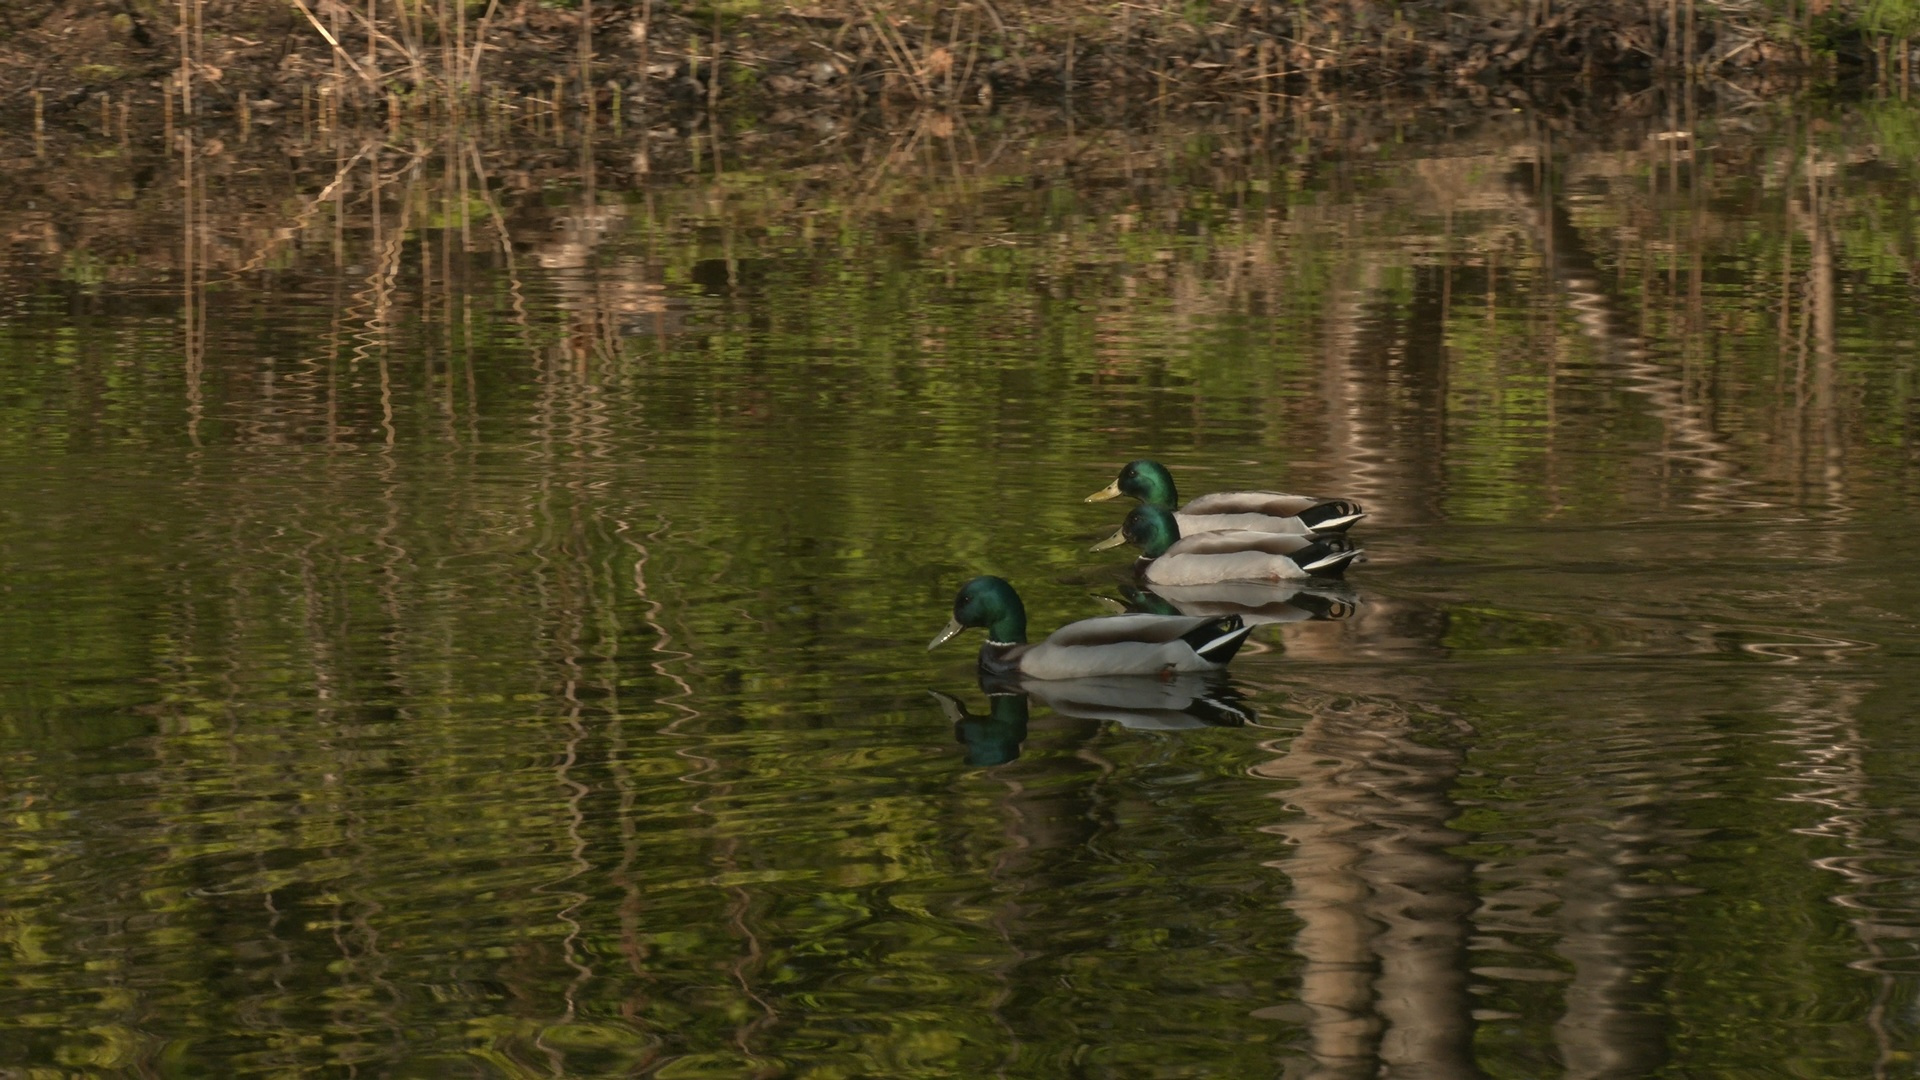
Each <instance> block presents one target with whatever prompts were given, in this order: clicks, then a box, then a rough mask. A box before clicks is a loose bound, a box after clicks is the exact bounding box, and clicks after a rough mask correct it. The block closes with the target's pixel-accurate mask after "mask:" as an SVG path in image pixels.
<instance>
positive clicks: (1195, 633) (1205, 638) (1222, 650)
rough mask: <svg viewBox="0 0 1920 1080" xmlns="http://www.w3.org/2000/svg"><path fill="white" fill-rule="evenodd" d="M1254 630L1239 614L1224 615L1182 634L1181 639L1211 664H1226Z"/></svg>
mask: <svg viewBox="0 0 1920 1080" xmlns="http://www.w3.org/2000/svg"><path fill="white" fill-rule="evenodd" d="M1252 632H1253V627H1251V626H1248V625H1247V624H1246V622H1245V620H1243V619H1241V618H1240V616H1238V615H1222V616H1220V617H1219V618H1217V619H1208V620H1207V621H1206V622H1204V623H1201V624H1200V625H1199V626H1196V627H1194V628H1193V629H1191V630H1189V631H1187V632H1186V633H1184V634H1182V635H1180V640H1182V641H1184V642H1186V643H1187V644H1189V645H1191V646H1193V651H1194V652H1195V653H1198V654H1199V656H1200V659H1202V660H1205V661H1207V662H1208V663H1210V664H1224V663H1226V662H1227V661H1229V660H1231V659H1233V655H1234V654H1235V653H1237V652H1239V651H1240V646H1241V645H1243V644H1245V643H1246V640H1247V635H1248V634H1250V633H1252Z"/></svg>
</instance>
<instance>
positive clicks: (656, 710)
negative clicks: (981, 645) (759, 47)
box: [0, 93, 1920, 1078]
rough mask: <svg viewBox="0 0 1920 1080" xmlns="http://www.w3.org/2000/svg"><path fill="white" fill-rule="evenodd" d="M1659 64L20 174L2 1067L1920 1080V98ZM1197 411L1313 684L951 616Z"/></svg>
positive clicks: (256, 154) (135, 150)
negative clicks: (1151, 693) (1609, 80)
mask: <svg viewBox="0 0 1920 1080" xmlns="http://www.w3.org/2000/svg"><path fill="white" fill-rule="evenodd" d="M1633 100H1634V102H1638V103H1639V105H1640V106H1643V107H1639V108H1637V109H1636V108H1628V107H1625V106H1610V107H1609V108H1607V109H1595V110H1593V111H1589V112H1579V111H1575V112H1571V113H1564V114H1563V113H1558V112H1554V111H1552V110H1540V111H1538V112H1524V111H1521V112H1509V111H1505V110H1488V109H1483V108H1475V107H1473V106H1472V105H1471V104H1470V103H1463V104H1461V105H1458V106H1454V107H1448V108H1433V107H1429V108H1423V109H1419V110H1407V111H1405V112H1398V111H1394V110H1388V109H1379V108H1368V107H1361V106H1355V107H1354V108H1352V109H1351V110H1332V111H1329V110H1325V109H1319V110H1314V109H1310V108H1306V107H1303V108H1301V109H1299V110H1297V111H1295V112H1293V113H1290V114H1284V115H1283V116H1282V117H1281V118H1280V119H1278V120H1277V121H1275V123H1274V124H1272V125H1271V126H1269V127H1267V128H1264V129H1263V128H1261V127H1260V126H1258V125H1257V124H1256V123H1255V122H1254V121H1253V120H1252V119H1250V118H1249V117H1246V116H1233V115H1219V116H1207V115H1192V116H1175V117H1161V118H1154V117H1147V118H1143V119H1141V120H1140V121H1139V122H1138V123H1134V124H1129V125H1124V126H1116V127H1114V128H1111V129H1102V128H1098V127H1096V128H1094V129H1092V130H1089V129H1088V128H1086V127H1085V126H1077V127H1074V128H1071V129H1070V128H1068V127H1067V126H1066V123H1065V120H1064V118H1043V119H1040V120H1036V119H1034V118H1033V117H1030V116H1028V117H1021V116H1006V115H1003V116H993V117H989V116H971V117H965V118H961V119H960V120H959V121H957V122H956V121H954V120H953V119H951V118H946V117H932V118H920V119H914V118H904V119H903V118H893V119H892V120H891V121H890V123H891V126H882V127H858V126H854V127H849V128H847V129H844V130H839V131H837V132H836V133H835V134H834V135H833V137H832V138H829V139H827V140H826V141H825V142H823V143H822V144H821V145H820V146H819V147H818V148H817V149H812V150H807V151H804V152H792V151H791V150H786V151H782V152H780V153H776V152H774V151H773V150H769V149H766V146H767V145H768V144H769V143H770V142H771V141H773V140H772V139H771V138H770V137H768V136H765V135H763V134H761V133H759V132H756V131H753V130H744V129H740V128H737V127H736V128H729V127H726V126H722V125H709V124H707V122H706V121H705V120H704V119H702V120H701V121H699V122H697V123H693V124H689V125H686V126H680V125H676V124H670V123H667V122H665V121H659V122H657V123H656V124H655V125H654V126H653V127H652V128H651V129H649V128H647V127H646V126H644V125H641V126H638V127H629V128H625V129H623V130H621V131H617V132H616V131H613V130H609V129H607V128H605V127H604V126H603V127H602V128H601V129H599V130H597V131H596V132H594V133H593V134H592V136H591V138H587V137H585V135H584V134H583V133H582V132H581V131H579V130H577V129H576V130H572V131H566V132H554V131H551V130H549V131H545V132H543V133H541V135H540V138H539V139H538V140H533V141H530V140H531V136H530V135H529V133H526V132H520V133H517V134H516V133H510V132H499V131H491V130H490V131H484V132H481V133H478V135H477V136H474V137H475V138H476V139H477V142H472V143H470V142H467V141H465V139H466V138H467V136H464V135H457V134H449V133H444V132H441V133H433V132H425V133H420V134H412V133H403V134H401V135H400V136H396V137H395V138H394V139H393V140H392V142H391V143H388V144H385V145H383V144H382V143H381V142H379V141H367V140H365V139H364V138H363V137H362V136H361V135H359V134H349V133H345V132H323V131H317V130H313V129H311V128H307V127H304V126H302V125H300V124H298V123H296V122H295V121H292V120H289V121H287V122H286V123H285V124H284V125H283V126H282V127H280V128H279V129H277V130H276V129H265V130H256V131H254V132H252V133H251V134H250V136H249V139H250V141H249V142H247V143H244V144H242V143H240V142H239V141H238V139H237V138H236V137H235V136H233V135H232V134H231V133H229V135H228V138H229V139H230V140H232V144H231V145H222V146H220V147H218V148H213V147H209V146H208V145H207V144H206V143H205V141H204V139H205V136H204V135H202V136H198V137H199V138H201V140H202V141H201V142H199V143H193V144H191V145H182V144H178V143H177V144H176V145H174V146H173V147H171V148H169V147H168V146H166V145H164V144H162V143H161V142H159V141H158V140H155V141H153V142H152V143H151V144H148V145H144V146H143V145H140V144H138V143H136V144H134V145H131V146H118V145H116V144H114V143H113V142H112V141H111V140H109V139H105V138H104V137H102V138H100V139H97V140H91V141H90V140H89V137H87V136H84V135H82V134H73V135H70V136H67V137H68V138H69V139H70V144H69V145H65V146H63V147H61V148H60V149H59V153H58V155H57V156H58V157H60V159H61V161H62V162H64V165H63V166H61V167H47V166H40V165H35V164H34V163H31V162H23V161H16V162H14V163H13V164H12V166H10V167H9V170H8V171H6V172H5V174H4V180H3V181H0V182H3V183H4V185H5V187H6V189H7V190H6V198H5V199H4V200H0V204H4V207H5V209H3V210H0V222H3V223H4V226H5V228H6V229H7V231H8V233H9V235H10V236H11V237H12V247H11V248H10V254H9V255H8V256H7V262H6V264H5V266H4V268H0V301H3V303H4V307H3V308H0V590H4V591H3V592H0V598H3V599H0V807H3V808H4V809H3V810H0V912H4V916H0V947H4V950H5V952H4V955H5V956H6V958H7V962H6V964H5V965H4V967H0V1072H5V1073H7V1074H8V1075H12V1074H14V1073H18V1074H19V1075H22V1076H25V1075H35V1076H39V1075H85V1076H121V1075H133V1076H205V1075H227V1076H242V1075H248V1076H250V1075H275V1076H289V1075H356V1076H360V1075H372V1076H581V1077H585V1076H631V1075H657V1076H662V1077H694V1076H715V1077H738V1076H768V1077H772V1076H796V1077H853V1076H888V1077H902V1076H957V1075H1001V1076H1010V1077H1011V1076H1021V1077H1027V1076H1074V1077H1077V1076H1089V1077H1096V1076H1097V1077H1142V1076H1218V1077H1250V1076H1288V1077H1361V1076H1374V1075H1380V1074H1385V1075H1392V1076H1422V1077H1456V1076H1458V1077H1468V1076H1515V1077H1532V1076H1543V1075H1546V1076H1560V1075H1564V1076H1568V1077H1639V1076H1698V1075H1755V1076H1762V1075H1764V1076H1811V1077H1834V1078H1840V1077H1858V1076H1868V1075H1874V1076H1903V1075H1912V1073H1913V1071H1914V1068H1915V1066H1914V1061H1915V1059H1914V1057H1913V1054H1914V1052H1915V1051H1916V1049H1920V1046H1917V1044H1920V1032H1917V1031H1916V1008H1917V1007H1920V1000H1917V998H1916V990H1917V989H1920V951H1917V950H1916V946H1915V941H1916V931H1920V783H1917V782H1916V776H1920V773H1917V772H1916V769H1917V768H1920V737H1916V736H1915V735H1914V734H1913V732H1912V730H1911V729H1910V728H1909V726H1908V725H1909V723H1910V722H1911V719H1912V713H1913V709H1914V703H1915V701H1916V700H1920V699H1916V696H1915V691H1916V689H1917V688H1920V687H1916V677H1915V675H1914V671H1915V664H1914V656H1915V653H1916V646H1920V631H1917V629H1916V616H1917V615H1920V585H1916V584H1915V579H1914V578H1913V577H1912V575H1911V574H1910V567H1911V566H1912V565H1913V560H1914V557H1915V555H1916V554H1917V550H1916V540H1915V536H1916V534H1920V514H1917V513H1916V511H1915V509H1914V508H1915V506H1916V505H1920V503H1917V502H1916V499H1915V496H1916V494H1920V492H1917V491H1916V487H1917V486H1920V485H1917V484H1916V472H1915V467H1914V460H1915V454H1916V441H1915V420H1916V400H1915V386H1916V377H1917V376H1920V371H1917V370H1916V363H1915V357H1914V352H1915V348H1914V346H1915V341H1916V339H1920V315H1917V314H1916V306H1915V299H1916V291H1915V277H1914V274H1915V266H1916V261H1915V260H1916V258H1920V255H1917V254H1916V252H1917V251H1920V247H1917V245H1916V240H1917V239H1920V233H1916V218H1915V211H1916V204H1915V199H1914V192H1915V191H1916V190H1920V187H1916V181H1920V173H1916V165H1915V159H1914V156H1913V154H1912V149H1911V148H1912V147H1914V146H1916V145H1920V139H1915V138H1914V137H1913V133H1914V132H1916V131H1920V114H1917V113H1916V112H1915V111H1913V110H1912V109H1911V108H1909V107H1908V106H1905V105H1903V104H1901V103H1898V102H1879V103H1874V102H1867V103H1860V104H1855V105H1846V106H1840V105H1832V104H1803V105H1790V104H1779V105H1768V106H1764V107H1761V106H1757V105H1749V106H1747V107H1736V106H1735V105H1722V106H1712V105H1707V104H1702V103H1699V102H1688V101H1674V102H1668V101H1666V99H1664V98H1661V97H1659V96H1658V94H1657V93H1654V94H1652V95H1651V96H1647V97H1644V98H1639V99H1633ZM1628 104H1629V105H1631V104H1633V103H1632V102H1629V103H1628ZM1683 106H1684V109H1683ZM1689 112H1690V113H1691V115H1688V113H1689ZM603 119H604V118H603ZM870 123H877V122H873V121H870ZM756 147H759V149H756ZM210 150H211V152H209V151H210ZM82 152H85V153H86V154H89V155H91V156H89V157H81V156H80V155H81V154H82ZM82 163H88V164H82ZM1143 455H1151V456H1155V457H1158V458H1159V459H1161V460H1163V461H1165V462H1167V463H1168V465H1169V466H1170V467H1171V468H1172V469H1173V470H1174V472H1175V475H1176V477H1177V478H1178V480H1179V482H1180V483H1181V485H1182V489H1183V491H1184V492H1186V493H1189V494H1198V493H1201V492H1205V491H1209V490H1216V489H1220V488H1230V487H1247V486H1251V487H1272V488H1281V489H1292V490H1300V491H1309V492H1323V493H1328V494H1342V495H1349V496H1352V497H1355V498H1357V499H1359V500H1361V501H1363V502H1364V503H1365V504H1366V505H1367V506H1368V508H1369V510H1370V511H1371V515H1370V516H1369V518H1368V519H1367V520H1366V521H1364V522H1363V523H1362V524H1361V525H1360V526H1358V527H1357V528H1356V529H1355V531H1354V536H1355V537H1356V538H1357V539H1359V540H1360V541H1361V542H1363V543H1364V544H1365V546H1366V547H1367V550H1368V553H1369V559H1368V561H1367V562H1366V563H1365V564H1364V565H1361V566H1359V567H1357V568H1356V569H1355V570H1354V571H1353V572H1352V574H1351V575H1350V582H1349V584H1350V585H1351V587H1352V588H1351V590H1350V591H1348V592H1345V593H1340V594H1339V597H1338V599H1339V602H1338V603H1336V604H1333V605H1331V606H1330V607H1329V606H1325V605H1322V606H1321V607H1319V608H1316V609H1314V610H1317V611H1318V612H1319V613H1320V614H1322V615H1336V616H1341V617H1336V618H1320V619H1302V620H1301V621H1291V622H1278V623H1274V624H1271V625H1267V626H1263V627H1262V628H1261V629H1259V630H1258V631H1256V635H1255V638H1254V640H1253V644H1252V645H1251V646H1250V647H1249V649H1248V650H1247V651H1246V652H1245V653H1243V655H1242V656H1241V658H1240V659H1239V660H1237V661H1236V662H1235V664H1234V665H1233V669H1232V674H1231V679H1230V683H1229V685H1228V686H1227V687H1226V688H1225V689H1224V690H1222V691H1221V693H1222V694H1224V696H1225V700H1229V701H1231V702H1237V707H1238V708H1241V709H1244V710H1245V711H1247V712H1248V713H1250V714H1251V716H1252V717H1253V723H1251V724H1240V725H1227V724H1224V723H1223V719H1222V717H1221V716H1220V715H1218V714H1216V715H1214V716H1213V721H1214V722H1213V723H1202V722H1199V721H1197V720H1196V722H1195V723H1194V724H1193V725H1192V726H1184V725H1181V724H1170V723H1166V722H1164V721H1166V720H1167V715H1166V714H1164V713H1162V714H1157V716H1156V715H1148V714H1147V712H1146V710H1142V715H1141V716H1140V717H1138V718H1132V719H1133V722H1128V721H1129V718H1127V717H1116V716H1114V715H1111V713H1109V714H1102V715H1089V712H1090V710H1089V709H1087V708H1085V707H1084V706H1083V705H1082V706H1076V705H1075V704H1073V703H1071V702H1065V701H1058V700H1055V701H1051V702H1050V701H1048V700H1045V699H1042V698H1035V699H1034V700H1032V701H1023V700H1020V699H992V700H990V699H989V698H988V697H987V695H986V694H984V693H983V692H982V691H981V689H980V688H979V687H978V686H977V685H976V684H975V681H974V676H973V671H972V657H971V650H970V648H969V647H968V646H967V645H966V644H960V645H955V646H949V647H948V648H947V649H946V650H944V651H941V652H935V653H932V654H928V653H926V652H925V651H924V648H923V647H924V645H925V642H926V641H927V639H928V638H929V637H930V636H931V635H932V634H933V632H934V631H935V630H937V629H938V628H939V626H940V625H941V623H942V622H943V621H944V619H945V618H946V609H947V605H948V604H949V603H950V600H951V597H952V593H953V591H954V589H955V588H956V587H957V585H958V584H959V583H960V582H961V581H962V580H964V579H965V578H966V577H968V576H970V575H972V574H976V573H998V574H1002V575H1004V576H1006V577H1008V578H1010V579H1011V580H1013V581H1014V582H1015V583H1016V584H1017V585H1018V586H1019V588H1020V589H1021V591H1022V594H1023V596H1024V597H1025V598H1026V602H1027V605H1028V608H1029V610H1030V612H1031V613H1032V615H1033V619H1034V623H1035V626H1036V628H1037V629H1044V628H1047V627H1051V626H1053V625H1056V624H1057V623H1059V622H1063V621H1066V620H1069V619H1074V618H1080V617H1085V616H1089V615H1093V614H1098V613H1100V612H1102V611H1105V610H1109V609H1110V608H1109V606H1108V604H1106V603H1105V602H1103V599H1102V598H1108V599H1110V600H1112V599H1124V597H1125V595H1126V589H1127V587H1128V586H1129V585H1130V584H1131V583H1130V580H1129V579H1128V577H1127V558H1126V556H1124V555H1122V554H1120V553H1117V552H1106V553H1101V554H1089V553H1087V552H1086V551H1085V548H1086V546H1087V544H1088V543H1089V542H1091V541H1092V540H1094V539H1096V538H1098V537H1100V536H1102V535H1104V534H1105V533H1107V532H1109V531H1111V529H1112V528H1113V526H1114V524H1115V523H1116V521H1117V519H1118V517H1119V512H1118V511H1117V510H1116V509H1115V505H1114V504H1102V505H1096V506H1088V505H1085V504H1083V503H1082V502H1081V501H1080V499H1081V497H1082V496H1084V495H1085V494H1087V493H1088V492H1091V491H1093V490H1095V489H1097V488H1099V487H1100V486H1102V485H1103V484H1105V483H1106V482H1107V481H1108V480H1109V479H1111V477H1112V475H1113V474H1114V472H1115V471H1116V470H1117V468H1118V467H1119V465H1120V464H1121V463H1123V462H1124V461H1126V460H1128V459H1130V458H1133V457H1137V456H1143ZM1310 613H1312V612H1311V611H1303V614H1310ZM969 640H971V639H969ZM929 691H938V692H939V693H940V694H944V695H947V698H946V699H945V700H943V699H941V698H940V697H937V696H936V695H934V694H930V693H929ZM1156 718H1157V720H1158V721H1160V722H1156ZM956 720H957V721H958V722H957V723H956Z"/></svg>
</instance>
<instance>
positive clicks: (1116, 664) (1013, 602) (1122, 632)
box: [927, 576, 1253, 679]
mask: <svg viewBox="0 0 1920 1080" xmlns="http://www.w3.org/2000/svg"><path fill="white" fill-rule="evenodd" d="M970 626H978V627H982V628H984V629H985V630H986V631H987V641H986V644H984V645H982V646H980V670H981V671H983V672H985V673H987V674H989V675H1024V676H1026V677H1028V678H1033V679H1080V678H1088V677H1091V676H1098V675H1161V674H1166V673H1169V672H1176V671H1216V670H1218V669H1220V668H1223V667H1225V666H1226V665H1227V661H1229V660H1231V659H1233V654H1234V653H1236V652H1239V651H1240V645H1241V643H1242V642H1244V641H1246V639H1247V634H1248V633H1250V632H1251V631H1252V629H1253V628H1252V627H1250V626H1247V625H1246V624H1245V623H1243V622H1242V621H1241V620H1240V617H1239V616H1237V615H1226V616H1219V617H1205V616H1203V617H1199V618H1190V617H1187V616H1184V615H1102V616H1099V617H1097V618H1092V619H1081V620H1080V621H1079V622H1071V623H1068V624H1067V625H1065V626H1063V627H1061V628H1060V629H1058V630H1055V631H1054V632H1053V633H1051V634H1049V635H1047V639H1046V640H1045V641H1042V642H1039V643H1037V644H1028V643H1027V609H1026V607H1025V605H1023V604H1021V603H1020V594H1019V593H1016V592H1014V591H1013V586H1012V585H1009V584H1007V582H1006V580H1005V579H1003V578H997V577H991V576H983V577H977V578H974V579H973V580H972V581H969V582H967V583H966V584H965V585H963V586H961V587H960V593H959V595H958V596H955V597H954V598H953V617H952V618H950V619H948V620H947V628H946V629H945V630H942V631H940V633H939V636H937V637H935V638H934V639H933V641H932V642H931V643H930V644H929V645H928V646H927V648H928V649H930V650H931V649H933V648H936V647H938V646H939V645H940V644H942V643H943V642H945V641H947V640H948V639H949V638H952V637H953V636H954V635H955V634H958V633H959V632H960V631H962V630H965V629H966V628H967V627H970Z"/></svg>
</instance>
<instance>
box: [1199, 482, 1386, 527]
mask: <svg viewBox="0 0 1920 1080" xmlns="http://www.w3.org/2000/svg"><path fill="white" fill-rule="evenodd" d="M1323 507H1324V508H1327V509H1322V508H1323ZM1309 511H1317V512H1318V513H1317V514H1316V520H1315V521H1313V522H1311V523H1309V522H1307V521H1306V520H1304V519H1302V518H1301V517H1300V515H1302V514H1305V513H1308V512H1309ZM1329 514H1331V515H1332V516H1328V515H1329ZM1365 516H1366V514H1364V513H1362V512H1361V510H1360V507H1359V506H1358V505H1356V504H1354V503H1349V502H1344V501H1342V500H1333V499H1317V498H1314V497H1313V496H1311V495H1287V494H1284V493H1282V492H1278V491H1217V492H1214V493H1213V494H1211V495H1202V496H1200V497H1199V498H1197V499H1193V500H1191V501H1189V502H1188V503H1187V505H1185V506H1183V507H1181V508H1180V509H1178V510H1175V511H1174V512H1173V520H1174V522H1175V523H1176V524H1178V525H1179V526H1180V535H1181V536H1192V535H1194V534H1195V533H1203V532H1227V531H1230V530H1235V529H1244V530H1246V531H1249V532H1270V533H1288V534H1292V535H1304V534H1306V533H1310V532H1322V533H1326V532H1338V531H1340V530H1341V529H1345V528H1347V527H1348V526H1350V525H1352V524H1353V523H1354V522H1356V521H1358V520H1360V519H1361V518H1363V517H1365Z"/></svg>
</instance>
